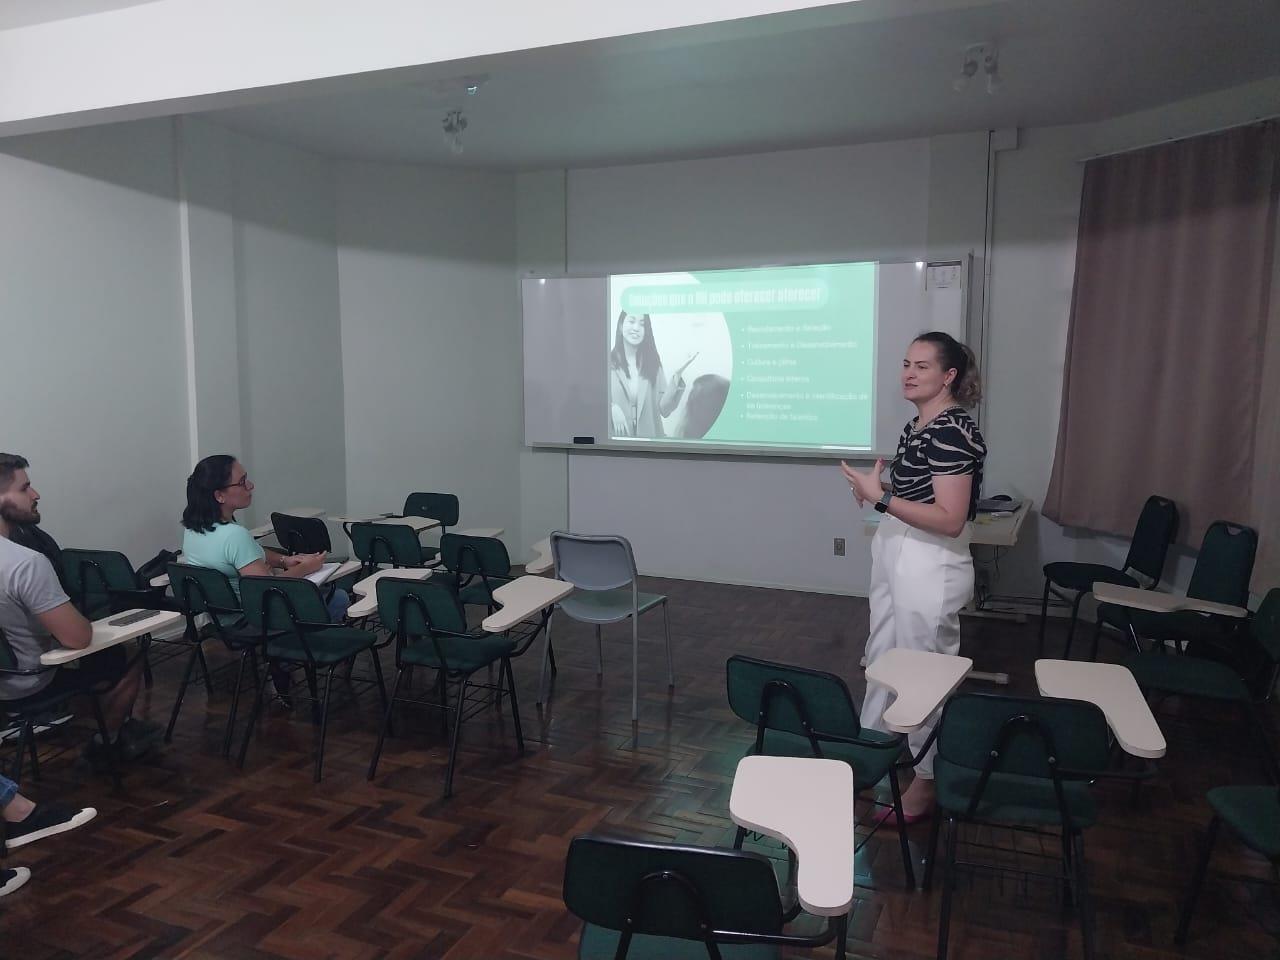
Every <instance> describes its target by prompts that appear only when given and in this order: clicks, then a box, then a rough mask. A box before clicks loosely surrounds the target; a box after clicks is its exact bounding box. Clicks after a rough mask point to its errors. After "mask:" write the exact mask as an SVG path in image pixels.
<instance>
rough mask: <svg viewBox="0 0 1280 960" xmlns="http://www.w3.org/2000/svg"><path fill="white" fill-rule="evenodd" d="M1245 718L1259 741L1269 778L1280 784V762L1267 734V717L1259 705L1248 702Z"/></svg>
mask: <svg viewBox="0 0 1280 960" xmlns="http://www.w3.org/2000/svg"><path fill="white" fill-rule="evenodd" d="M1244 718H1245V723H1246V724H1248V726H1249V729H1250V731H1251V732H1252V734H1253V737H1254V739H1255V740H1257V741H1258V752H1259V753H1260V754H1261V756H1262V764H1263V767H1264V768H1265V769H1266V775H1267V778H1268V779H1269V780H1270V781H1271V782H1272V783H1276V784H1280V762H1277V760H1276V753H1275V749H1274V748H1273V747H1272V745H1271V737H1270V736H1269V735H1268V734H1267V729H1268V727H1267V719H1266V717H1264V716H1263V714H1262V711H1260V710H1259V709H1258V707H1257V704H1254V703H1251V702H1249V701H1247V700H1246V701H1245V703H1244Z"/></svg>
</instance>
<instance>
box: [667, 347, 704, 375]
mask: <svg viewBox="0 0 1280 960" xmlns="http://www.w3.org/2000/svg"><path fill="white" fill-rule="evenodd" d="M699 352H700V351H698V350H695V351H693V353H691V354H689V356H687V357H685V361H684V363H682V364H680V366H678V367H676V372H675V373H673V374H672V375H671V379H672V380H674V381H679V380H680V377H681V375H682V374H683V373H684V372H685V370H686V369H687V368H688V366H689V364H691V363H693V361H695V360H697V359H698V353H699Z"/></svg>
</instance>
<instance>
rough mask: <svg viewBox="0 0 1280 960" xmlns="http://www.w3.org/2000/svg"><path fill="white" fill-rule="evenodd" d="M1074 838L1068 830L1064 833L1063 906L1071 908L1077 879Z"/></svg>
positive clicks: (1064, 829) (1064, 830)
mask: <svg viewBox="0 0 1280 960" xmlns="http://www.w3.org/2000/svg"><path fill="white" fill-rule="evenodd" d="M1073 842H1074V838H1073V837H1072V835H1071V832H1070V831H1069V830H1067V829H1066V828H1063V831H1062V905H1063V906H1064V907H1067V908H1070V907H1071V900H1072V898H1071V889H1072V886H1073V884H1074V878H1075V875H1076V874H1075V864H1074V863H1073V862H1072V859H1071V854H1072V843H1073Z"/></svg>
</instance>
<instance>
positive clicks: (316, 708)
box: [303, 661, 321, 723]
mask: <svg viewBox="0 0 1280 960" xmlns="http://www.w3.org/2000/svg"><path fill="white" fill-rule="evenodd" d="M303 669H304V672H305V673H306V675H307V690H309V691H310V692H311V722H312V723H319V722H320V713H321V710H320V685H319V683H318V682H317V680H316V665H315V664H314V663H311V662H310V661H307V663H306V664H305V665H304V667H303Z"/></svg>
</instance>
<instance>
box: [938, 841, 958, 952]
mask: <svg viewBox="0 0 1280 960" xmlns="http://www.w3.org/2000/svg"><path fill="white" fill-rule="evenodd" d="M959 832H960V824H959V823H957V822H956V818H955V817H951V816H948V817H947V859H946V860H945V861H944V862H943V864H942V913H941V916H940V917H939V918H938V960H947V938H948V935H949V934H950V933H951V894H952V887H954V886H955V876H954V874H955V869H956V837H957V834H959Z"/></svg>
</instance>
